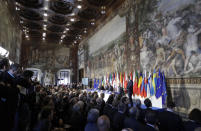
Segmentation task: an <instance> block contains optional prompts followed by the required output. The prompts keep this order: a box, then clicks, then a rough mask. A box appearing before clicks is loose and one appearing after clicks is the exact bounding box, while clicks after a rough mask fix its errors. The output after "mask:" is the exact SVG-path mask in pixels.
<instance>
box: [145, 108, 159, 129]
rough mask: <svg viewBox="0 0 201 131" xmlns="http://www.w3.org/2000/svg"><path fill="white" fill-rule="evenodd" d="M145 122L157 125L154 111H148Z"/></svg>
mask: <svg viewBox="0 0 201 131" xmlns="http://www.w3.org/2000/svg"><path fill="white" fill-rule="evenodd" d="M145 121H146V123H148V124H151V125H156V123H157V118H156V113H155V112H154V111H153V110H148V111H147V112H146V114H145Z"/></svg>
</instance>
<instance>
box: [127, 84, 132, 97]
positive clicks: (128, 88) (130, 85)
mask: <svg viewBox="0 0 201 131" xmlns="http://www.w3.org/2000/svg"><path fill="white" fill-rule="evenodd" d="M127 91H128V94H129V95H131V94H133V81H132V80H129V82H128V85H127Z"/></svg>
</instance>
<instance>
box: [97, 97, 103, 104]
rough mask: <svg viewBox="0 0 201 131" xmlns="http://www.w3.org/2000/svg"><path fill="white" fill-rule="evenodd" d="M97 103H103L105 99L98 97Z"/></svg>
mask: <svg viewBox="0 0 201 131" xmlns="http://www.w3.org/2000/svg"><path fill="white" fill-rule="evenodd" d="M96 103H97V105H101V104H102V103H103V100H102V99H101V98H100V97H99V98H97V99H96Z"/></svg>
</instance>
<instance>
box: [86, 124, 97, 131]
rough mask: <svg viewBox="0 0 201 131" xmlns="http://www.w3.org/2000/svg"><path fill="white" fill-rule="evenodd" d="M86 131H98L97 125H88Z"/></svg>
mask: <svg viewBox="0 0 201 131" xmlns="http://www.w3.org/2000/svg"><path fill="white" fill-rule="evenodd" d="M84 131H98V127H97V125H96V123H87V124H86V126H85V129H84Z"/></svg>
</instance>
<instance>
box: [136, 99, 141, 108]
mask: <svg viewBox="0 0 201 131" xmlns="http://www.w3.org/2000/svg"><path fill="white" fill-rule="evenodd" d="M136 107H137V108H141V101H140V99H137V100H136Z"/></svg>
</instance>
